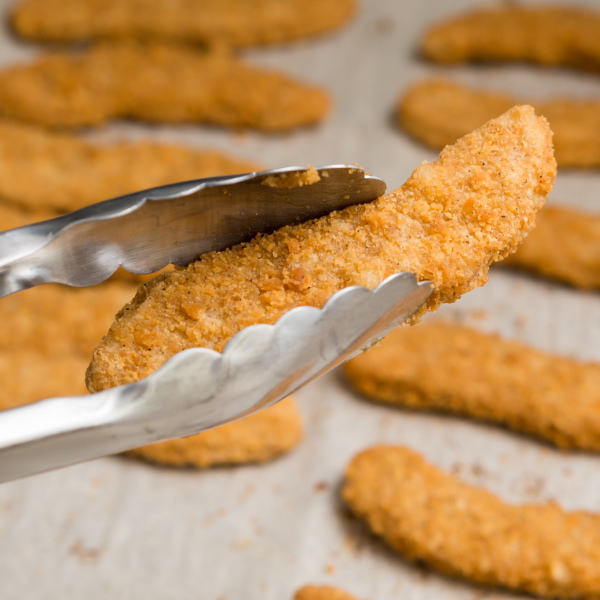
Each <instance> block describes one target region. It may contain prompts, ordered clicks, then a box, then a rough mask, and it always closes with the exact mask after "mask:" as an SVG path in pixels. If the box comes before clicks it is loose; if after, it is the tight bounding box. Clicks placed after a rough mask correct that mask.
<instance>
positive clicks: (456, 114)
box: [396, 79, 600, 168]
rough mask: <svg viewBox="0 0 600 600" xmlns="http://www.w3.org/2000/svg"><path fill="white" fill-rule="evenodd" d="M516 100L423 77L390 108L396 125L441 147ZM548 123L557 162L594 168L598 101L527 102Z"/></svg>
mask: <svg viewBox="0 0 600 600" xmlns="http://www.w3.org/2000/svg"><path fill="white" fill-rule="evenodd" d="M515 103H516V100H515V99H514V98H512V97H511V96H508V95H506V94H501V93H497V92H487V91H482V90H476V89H472V88H468V87H465V86H463V85H460V84H457V83H452V82H449V81H445V80H437V79H434V80H425V81H422V82H419V83H417V84H415V85H413V86H412V87H410V88H409V89H408V90H407V91H406V93H405V94H404V95H403V96H402V97H401V98H400V100H399V102H398V106H397V111H396V122H397V124H398V126H399V127H400V128H402V129H404V130H405V131H406V132H408V133H409V134H410V135H412V136H413V137H414V138H415V139H417V140H419V141H420V142H422V143H424V144H426V145H428V146H431V147H432V148H443V147H444V146H446V145H447V144H452V143H454V141H455V140H456V139H458V138H459V137H461V136H463V135H465V134H466V133H468V132H469V131H472V130H473V129H474V128H476V127H480V126H481V124H482V123H485V122H486V121H488V120H489V119H491V118H492V117H493V116H494V115H497V114H499V113H501V112H504V111H505V110H508V109H509V108H510V107H511V106H513V105H514V104H515ZM533 104H534V106H535V110H536V112H537V113H538V114H540V115H543V116H544V117H546V118H547V119H548V121H549V122H550V127H551V128H552V131H553V133H554V150H555V153H556V161H557V162H558V164H559V166H561V167H587V168H596V167H600V102H597V101H584V100H568V99H557V100H550V101H548V102H537V101H536V102H533Z"/></svg>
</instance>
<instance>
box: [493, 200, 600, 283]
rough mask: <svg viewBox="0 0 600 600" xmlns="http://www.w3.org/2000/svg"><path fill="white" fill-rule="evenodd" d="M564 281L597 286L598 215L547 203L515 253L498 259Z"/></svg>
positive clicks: (599, 265) (599, 272)
mask: <svg viewBox="0 0 600 600" xmlns="http://www.w3.org/2000/svg"><path fill="white" fill-rule="evenodd" d="M499 264H500V265H501V266H507V267H517V268H520V269H525V270H527V271H530V272H532V273H536V274H538V275H542V276H543V277H549V278H550V279H556V280H558V281H563V282H565V283H568V284H570V285H573V286H575V287H578V288H581V289H584V290H591V289H598V288H600V216H598V215H593V214H589V213H583V212H580V211H577V210H573V209H572V208H567V207H558V206H547V207H545V208H544V210H542V211H541V212H540V213H539V215H538V217H537V226H536V228H535V229H534V230H533V231H532V232H531V233H530V234H529V235H528V236H527V237H526V238H525V240H524V241H523V243H522V244H521V246H519V249H518V250H517V251H516V252H515V254H511V255H510V256H508V257H507V258H506V260H504V261H502V262H501V263H499Z"/></svg>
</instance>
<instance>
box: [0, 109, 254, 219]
mask: <svg viewBox="0 0 600 600" xmlns="http://www.w3.org/2000/svg"><path fill="white" fill-rule="evenodd" d="M259 168H260V167H259V165H258V164H257V163H255V162H252V161H249V160H242V159H236V158H233V157H229V156H227V155H224V154H221V153H218V152H211V151H207V150H201V149H197V148H193V147H186V146H178V145H175V144H160V143H155V142H150V141H141V142H126V141H121V142H112V143H91V142H89V141H87V140H85V139H82V138H81V137H80V136H76V135H70V134H66V133H56V132H50V131H44V130H42V129H39V128H38V127H34V126H31V125H26V124H23V123H15V122H11V121H7V120H0V198H2V201H9V202H11V203H14V204H16V205H19V206H21V207H23V208H25V209H28V210H32V211H33V210H35V211H46V212H47V213H48V214H49V215H50V216H48V217H45V218H51V216H54V215H52V214H50V211H56V212H69V211H72V210H77V209H78V208H82V207H84V206H87V205H88V204H93V203H94V202H100V201H101V200H108V199H109V198H115V197H116V196H121V195H123V194H130V193H132V192H138V191H139V190H143V189H147V188H151V187H155V186H159V185H166V184H167V183H175V182H178V181H186V180H188V179H200V178H202V177H211V176H214V175H233V174H235V173H245V172H248V171H254V170H258V169H259ZM40 220H41V218H40ZM0 223H2V228H3V229H10V228H11V227H10V226H8V225H5V223H4V221H0Z"/></svg>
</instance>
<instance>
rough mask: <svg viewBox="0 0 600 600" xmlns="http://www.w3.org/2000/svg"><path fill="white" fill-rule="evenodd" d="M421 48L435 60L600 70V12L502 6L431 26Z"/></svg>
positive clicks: (579, 9)
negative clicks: (526, 62) (509, 62)
mask: <svg viewBox="0 0 600 600" xmlns="http://www.w3.org/2000/svg"><path fill="white" fill-rule="evenodd" d="M421 49H422V52H423V54H424V55H425V56H426V57H427V58H429V59H430V60H433V61H435V62H439V63H444V64H453V63H462V62H468V61H529V62H533V63H537V64H540V65H550V66H565V67H575V68H581V69H586V70H592V71H598V70H600V13H598V12H597V11H592V10H589V9H585V8H583V7H580V8H571V7H566V6H564V7H557V6H543V5H542V6H537V7H525V6H506V5H504V6H499V7H494V8H484V9H479V10H475V11H472V12H470V13H466V14H464V15H459V16H458V17H456V18H454V19H450V20H447V21H445V22H442V23H440V24H438V25H435V26H433V27H431V28H430V29H429V30H428V31H427V32H426V34H425V36H424V38H423V40H422V42H421Z"/></svg>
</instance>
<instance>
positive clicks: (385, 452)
mask: <svg viewBox="0 0 600 600" xmlns="http://www.w3.org/2000/svg"><path fill="white" fill-rule="evenodd" d="M343 497H344V500H345V501H346V503H347V504H348V506H350V508H351V509H352V511H353V512H354V513H355V514H356V515H357V516H358V517H359V518H361V519H364V520H365V521H366V522H367V523H368V525H369V527H370V528H371V530H372V531H373V532H374V533H375V534H377V535H379V536H381V537H382V538H383V539H384V540H385V541H386V542H387V543H388V544H389V545H390V546H391V547H392V548H394V549H395V550H396V551H397V552H399V553H400V554H401V555H402V556H403V557H404V558H406V559H407V560H410V561H414V562H419V563H420V564H425V565H427V566H429V567H431V568H432V569H435V570H437V571H440V572H441V573H444V574H446V575H450V576H453V577H459V578H462V579H468V580H471V581H474V582H476V583H479V584H486V585H492V586H501V587H504V588H509V589H511V590H513V591H519V592H525V593H528V594H533V595H535V596H542V597H551V598H580V599H581V598H584V599H588V600H596V599H597V598H599V597H600V516H597V515H592V514H589V513H585V512H571V513H567V512H565V511H564V510H563V509H561V508H560V507H559V506H558V505H556V504H555V503H553V502H549V503H547V504H528V505H521V506H513V505H510V504H507V503H505V502H503V501H502V500H500V499H499V498H497V497H496V496H494V495H493V494H491V493H490V492H488V491H486V490H483V489H480V488H476V487H471V486H469V485H466V484H464V483H462V482H460V481H458V480H457V479H456V478H454V477H451V476H450V475H446V474H445V473H442V472H441V471H440V470H439V469H437V468H436V467H434V466H432V465H430V464H428V463H427V462H426V461H425V460H424V459H423V458H422V457H421V456H419V455H418V454H416V453H415V452H412V451H411V450H409V449H407V448H402V447H393V446H377V447H374V448H371V449H369V450H366V451H364V452H362V453H361V454H359V455H358V456H356V457H355V458H354V459H353V460H352V462H351V463H350V466H349V467H348V470H347V472H346V482H345V486H344V489H343Z"/></svg>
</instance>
